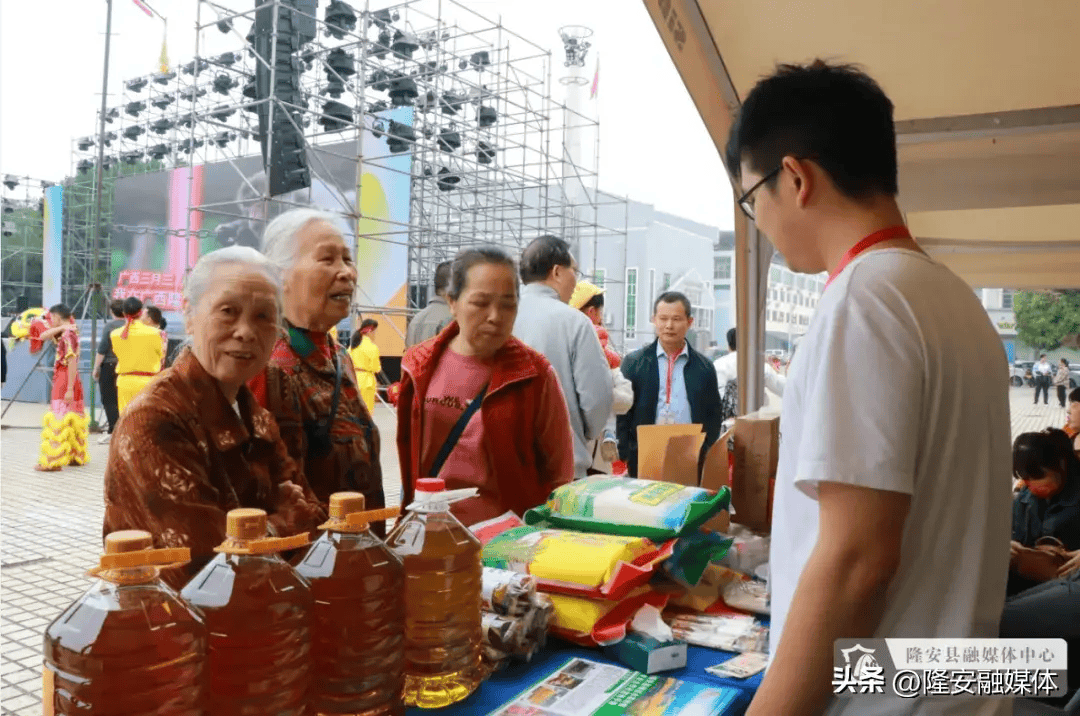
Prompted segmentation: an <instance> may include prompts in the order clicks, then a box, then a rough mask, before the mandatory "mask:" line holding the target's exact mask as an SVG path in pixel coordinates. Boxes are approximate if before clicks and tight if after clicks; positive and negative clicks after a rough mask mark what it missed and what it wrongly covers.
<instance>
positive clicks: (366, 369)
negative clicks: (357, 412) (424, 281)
mask: <svg viewBox="0 0 1080 716" xmlns="http://www.w3.org/2000/svg"><path fill="white" fill-rule="evenodd" d="M378 327H379V322H378V321H376V320H374V319H371V318H365V319H364V322H363V323H361V324H360V330H358V331H357V332H356V333H354V334H353V337H352V339H351V340H350V341H349V357H350V358H352V362H353V367H355V368H356V385H357V387H358V388H360V397H361V398H362V399H363V401H364V405H366V406H367V409H368V414H369V415H370V414H372V413H373V412H374V410H375V389H376V388H377V387H378V385H379V381H378V380H377V379H376V378H375V376H376V375H378V373H379V371H381V370H382V362H381V359H380V356H379V347H378V346H377V345H375V341H373V340H371V333H372V332H374V330H375V329H376V328H378Z"/></svg>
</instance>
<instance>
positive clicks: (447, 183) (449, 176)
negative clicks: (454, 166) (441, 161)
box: [435, 167, 461, 191]
mask: <svg viewBox="0 0 1080 716" xmlns="http://www.w3.org/2000/svg"><path fill="white" fill-rule="evenodd" d="M460 181H461V177H460V176H458V175H457V174H454V173H453V172H451V171H450V170H449V169H447V168H446V167H442V168H440V169H439V173H438V175H437V176H436V177H435V184H436V185H437V186H438V187H439V190H440V191H452V190H453V189H454V187H455V186H457V184H458V182H460Z"/></svg>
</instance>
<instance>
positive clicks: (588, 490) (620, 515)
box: [525, 475, 731, 541]
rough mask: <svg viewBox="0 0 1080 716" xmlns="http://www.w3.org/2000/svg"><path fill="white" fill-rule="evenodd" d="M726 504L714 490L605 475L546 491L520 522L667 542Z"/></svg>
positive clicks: (726, 497) (727, 498) (725, 495)
mask: <svg viewBox="0 0 1080 716" xmlns="http://www.w3.org/2000/svg"><path fill="white" fill-rule="evenodd" d="M730 502H731V493H730V491H729V490H728V488H727V487H721V488H720V490H719V491H717V492H711V491H709V490H704V489H702V488H700V487H686V486H683V485H676V484H674V483H670V482H659V481H656V480H639V479H636V478H630V477H612V476H609V475H602V476H599V475H598V476H595V477H586V478H584V479H581V480H575V481H574V482H571V483H569V484H567V485H562V486H560V487H558V488H556V489H555V490H554V491H552V493H551V495H550V497H548V501H547V502H546V503H545V504H543V505H541V506H539V507H534V508H533V509H531V510H529V511H528V512H526V513H525V523H526V524H529V525H535V524H538V523H542V522H547V523H550V524H552V525H554V526H556V527H562V528H565V529H574V530H581V531H583V532H602V533H605V534H617V535H628V536H632V537H648V538H649V539H652V540H658V541H659V540H668V539H672V538H674V537H679V536H681V535H683V534H685V533H687V532H688V531H692V530H697V528H698V527H700V526H701V525H703V524H705V523H706V522H707V521H708V520H709V519H710V518H711V517H713V516H714V515H716V514H717V513H719V512H720V511H721V510H726V509H727V508H728V506H729V504H730Z"/></svg>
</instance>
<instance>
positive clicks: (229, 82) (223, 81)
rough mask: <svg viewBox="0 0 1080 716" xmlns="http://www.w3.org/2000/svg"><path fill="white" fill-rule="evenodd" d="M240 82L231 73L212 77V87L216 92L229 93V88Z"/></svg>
mask: <svg viewBox="0 0 1080 716" xmlns="http://www.w3.org/2000/svg"><path fill="white" fill-rule="evenodd" d="M239 84H240V82H239V81H238V80H237V79H236V78H235V77H233V76H231V75H226V74H220V75H218V76H217V77H215V78H214V84H213V88H214V91H215V92H217V93H218V94H229V90H231V89H232V88H233V87H236V86H237V85H239Z"/></svg>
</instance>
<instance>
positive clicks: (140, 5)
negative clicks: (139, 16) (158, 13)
mask: <svg viewBox="0 0 1080 716" xmlns="http://www.w3.org/2000/svg"><path fill="white" fill-rule="evenodd" d="M132 2H134V3H135V4H136V5H137V6H138V8H139V9H140V10H142V11H143V12H145V13H146V14H147V15H149V16H150V17H153V16H154V11H153V10H151V9H150V8H148V7H147V6H146V4H145V3H143V2H141V0H132Z"/></svg>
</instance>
